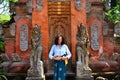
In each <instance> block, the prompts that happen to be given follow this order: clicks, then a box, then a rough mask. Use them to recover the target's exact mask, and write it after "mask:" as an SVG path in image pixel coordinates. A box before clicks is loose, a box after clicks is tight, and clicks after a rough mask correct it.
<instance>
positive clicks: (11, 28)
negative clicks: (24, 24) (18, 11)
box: [9, 23, 16, 36]
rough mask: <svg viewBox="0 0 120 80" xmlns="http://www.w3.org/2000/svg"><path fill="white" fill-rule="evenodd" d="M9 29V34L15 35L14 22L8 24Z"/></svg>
mask: <svg viewBox="0 0 120 80" xmlns="http://www.w3.org/2000/svg"><path fill="white" fill-rule="evenodd" d="M9 31H10V34H11V35H12V36H15V33H16V23H12V24H11V25H10V29H9Z"/></svg>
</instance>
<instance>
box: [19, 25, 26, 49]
mask: <svg viewBox="0 0 120 80" xmlns="http://www.w3.org/2000/svg"><path fill="white" fill-rule="evenodd" d="M27 49H28V25H27V24H21V26H20V50H21V51H26V50H27Z"/></svg>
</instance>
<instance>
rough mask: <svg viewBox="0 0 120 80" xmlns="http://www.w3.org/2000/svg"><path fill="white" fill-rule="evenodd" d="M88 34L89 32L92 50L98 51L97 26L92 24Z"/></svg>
mask: <svg viewBox="0 0 120 80" xmlns="http://www.w3.org/2000/svg"><path fill="white" fill-rule="evenodd" d="M90 32H91V35H90V37H91V48H92V49H93V50H95V51H96V50H99V30H98V25H97V24H95V23H92V25H91V27H90Z"/></svg>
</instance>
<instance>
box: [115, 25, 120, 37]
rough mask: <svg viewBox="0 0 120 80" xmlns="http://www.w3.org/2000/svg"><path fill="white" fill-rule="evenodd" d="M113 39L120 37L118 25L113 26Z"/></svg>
mask: <svg viewBox="0 0 120 80" xmlns="http://www.w3.org/2000/svg"><path fill="white" fill-rule="evenodd" d="M114 37H120V23H118V24H116V25H115V28H114Z"/></svg>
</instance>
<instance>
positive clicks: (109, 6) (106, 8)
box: [104, 0, 111, 11]
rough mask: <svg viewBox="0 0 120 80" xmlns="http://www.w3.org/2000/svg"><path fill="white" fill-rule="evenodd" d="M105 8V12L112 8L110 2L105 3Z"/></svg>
mask: <svg viewBox="0 0 120 80" xmlns="http://www.w3.org/2000/svg"><path fill="white" fill-rule="evenodd" d="M104 6H105V11H108V10H109V9H110V8H111V2H110V0H106V2H105V3H104Z"/></svg>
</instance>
